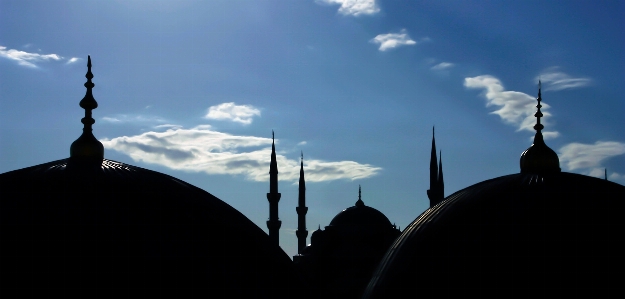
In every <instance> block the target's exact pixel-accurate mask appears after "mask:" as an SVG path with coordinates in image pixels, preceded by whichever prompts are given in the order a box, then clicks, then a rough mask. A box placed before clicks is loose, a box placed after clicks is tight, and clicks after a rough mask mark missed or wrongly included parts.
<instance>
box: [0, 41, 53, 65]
mask: <svg viewBox="0 0 625 299" xmlns="http://www.w3.org/2000/svg"><path fill="white" fill-rule="evenodd" d="M0 57H4V58H8V59H11V60H15V61H17V63H18V64H19V65H23V66H27V67H32V68H36V67H37V65H36V64H35V63H36V62H40V61H48V60H57V61H58V60H62V59H63V57H61V56H59V55H57V54H38V53H29V52H25V51H20V50H15V49H9V50H7V47H4V46H0Z"/></svg>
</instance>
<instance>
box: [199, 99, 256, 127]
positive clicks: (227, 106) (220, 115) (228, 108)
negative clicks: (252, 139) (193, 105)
mask: <svg viewBox="0 0 625 299" xmlns="http://www.w3.org/2000/svg"><path fill="white" fill-rule="evenodd" d="M254 116H260V110H259V109H256V108H255V107H254V106H251V105H236V104H235V103H232V102H231V103H223V104H219V105H216V106H211V107H210V108H208V113H207V114H206V116H204V117H205V118H207V119H216V120H230V121H234V122H238V123H242V124H244V125H249V124H251V123H252V118H253V117H254Z"/></svg>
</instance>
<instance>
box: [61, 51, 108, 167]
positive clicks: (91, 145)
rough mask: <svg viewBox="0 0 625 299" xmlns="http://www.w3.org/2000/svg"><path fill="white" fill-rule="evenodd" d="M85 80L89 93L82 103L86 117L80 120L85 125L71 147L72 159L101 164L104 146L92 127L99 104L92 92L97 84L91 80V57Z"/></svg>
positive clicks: (88, 60) (88, 57)
mask: <svg viewBox="0 0 625 299" xmlns="http://www.w3.org/2000/svg"><path fill="white" fill-rule="evenodd" d="M85 78H87V82H85V84H84V85H85V87H86V88H87V93H86V94H85V97H83V98H82V100H81V101H80V107H82V108H83V109H85V117H84V118H82V119H81V120H80V121H81V122H82V123H83V124H84V127H83V129H82V135H80V137H78V139H76V141H74V142H73V143H72V145H71V147H70V150H69V152H70V158H71V159H72V160H73V161H77V160H80V161H92V162H96V163H98V162H99V163H101V162H102V159H104V146H102V143H101V142H100V141H98V140H97V139H96V138H95V136H93V132H92V131H93V129H92V127H91V126H92V125H93V124H94V123H95V120H94V119H93V117H91V110H93V109H95V108H98V102H96V100H95V99H94V98H93V93H92V91H91V90H92V89H93V87H95V84H93V82H91V79H93V74H92V73H91V56H87V74H86V75H85Z"/></svg>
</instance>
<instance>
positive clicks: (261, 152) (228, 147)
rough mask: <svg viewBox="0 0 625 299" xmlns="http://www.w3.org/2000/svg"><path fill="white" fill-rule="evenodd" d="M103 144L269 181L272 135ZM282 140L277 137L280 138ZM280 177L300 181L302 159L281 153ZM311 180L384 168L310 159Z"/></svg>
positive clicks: (179, 135) (154, 159) (155, 135)
mask: <svg viewBox="0 0 625 299" xmlns="http://www.w3.org/2000/svg"><path fill="white" fill-rule="evenodd" d="M101 141H102V144H104V147H105V148H107V149H112V150H115V151H119V152H122V153H125V154H127V155H128V156H130V157H131V158H132V159H133V160H135V161H142V162H145V163H153V164H159V165H163V166H165V167H168V168H171V169H176V170H183V171H191V172H204V173H207V174H221V175H242V176H244V177H245V178H247V179H250V180H254V181H267V180H269V175H268V169H269V160H270V155H271V147H270V145H271V138H263V137H254V136H234V135H230V134H226V133H221V132H216V131H212V130H210V126H198V127H195V128H192V129H169V130H167V131H165V132H146V133H143V134H141V135H136V136H130V137H128V136H123V137H117V138H113V139H110V140H109V139H103V140H101ZM276 142H277V140H276ZM276 159H277V162H278V169H279V171H280V175H279V178H280V180H282V181H296V180H298V179H299V159H294V160H291V159H288V158H286V157H285V156H284V155H282V154H278V155H276ZM304 167H305V168H306V180H307V181H309V182H321V181H330V180H339V179H347V180H356V179H362V178H367V177H371V176H373V175H375V174H377V173H378V172H379V171H380V170H381V168H379V167H375V166H372V165H369V164H360V163H358V162H354V161H338V162H328V161H322V160H315V159H307V160H306V161H305V165H304Z"/></svg>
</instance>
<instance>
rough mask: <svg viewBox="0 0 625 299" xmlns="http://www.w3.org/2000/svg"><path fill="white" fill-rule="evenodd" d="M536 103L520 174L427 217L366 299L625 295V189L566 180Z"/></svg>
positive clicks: (399, 242) (398, 243) (403, 240)
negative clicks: (533, 132)
mask: <svg viewBox="0 0 625 299" xmlns="http://www.w3.org/2000/svg"><path fill="white" fill-rule="evenodd" d="M539 90H540V89H539ZM537 100H538V105H537V108H538V111H537V112H536V114H535V116H536V117H537V124H536V125H535V126H534V128H535V129H536V131H537V132H536V136H535V138H534V144H533V145H532V147H530V148H529V149H528V150H526V151H525V152H524V153H523V155H522V156H521V173H518V174H512V175H507V176H503V177H499V178H495V179H491V180H487V181H484V182H481V183H478V184H475V185H473V186H470V187H468V188H465V189H463V190H460V191H458V192H456V193H454V194H452V195H450V196H448V197H447V198H446V199H445V200H443V201H442V202H440V203H438V204H437V205H435V206H433V207H431V208H429V209H428V210H426V211H425V212H423V213H422V214H421V215H420V216H419V217H417V218H416V219H415V220H414V221H413V222H412V223H411V224H410V225H409V226H408V227H406V229H405V230H404V231H403V233H402V234H401V235H400V236H399V237H398V238H397V239H396V240H395V242H394V243H393V245H391V247H390V248H389V249H388V251H387V252H386V254H385V256H384V257H383V258H382V260H381V262H380V264H379V266H378V268H377V270H376V271H375V274H374V275H373V277H372V279H371V281H370V282H369V285H368V286H367V290H366V291H365V293H364V296H363V298H367V299H373V298H414V297H428V296H442V297H452V296H462V297H477V298H504V297H509V296H510V294H514V296H515V297H531V298H547V297H552V296H553V295H556V296H557V297H577V296H578V294H580V293H581V292H584V293H590V294H593V296H594V297H602V295H600V294H606V295H608V294H609V295H611V296H612V294H614V293H621V294H622V293H624V292H625V287H624V286H623V284H622V277H623V275H624V272H623V265H625V256H624V255H623V252H625V245H624V243H623V242H622V239H623V236H625V217H623V215H624V214H625V186H622V185H619V184H616V183H613V182H609V181H607V180H601V179H598V178H594V177H589V176H584V175H579V174H573V173H566V172H561V171H560V167H559V160H558V156H557V155H556V154H555V152H553V150H551V149H550V148H549V147H547V145H546V144H545V143H544V140H543V138H542V133H541V130H542V129H543V126H542V125H541V124H540V117H542V113H541V112H540V107H541V105H540V100H541V97H540V91H539V93H538V99H537Z"/></svg>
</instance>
